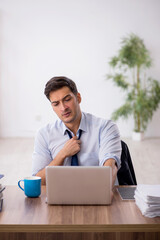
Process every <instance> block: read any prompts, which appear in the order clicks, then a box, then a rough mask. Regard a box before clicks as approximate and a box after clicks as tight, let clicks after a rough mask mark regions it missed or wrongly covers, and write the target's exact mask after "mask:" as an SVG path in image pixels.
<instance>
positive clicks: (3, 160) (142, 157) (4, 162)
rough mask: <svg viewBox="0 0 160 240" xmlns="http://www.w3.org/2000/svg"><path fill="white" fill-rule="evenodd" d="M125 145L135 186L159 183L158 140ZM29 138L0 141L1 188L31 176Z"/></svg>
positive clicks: (30, 140)
mask: <svg viewBox="0 0 160 240" xmlns="http://www.w3.org/2000/svg"><path fill="white" fill-rule="evenodd" d="M122 140H123V141H125V142H126V143H127V144H128V147H129V149H130V154H131V157H132V161H133V165H134V169H135V173H136V178H137V182H138V183H144V184H160V174H159V172H160V138H152V139H149V138H148V139H145V140H143V141H142V142H134V141H132V140H131V139H122ZM33 147H34V139H33V138H5V139H2V138H1V139H0V173H3V174H4V175H5V177H4V178H3V179H1V180H0V183H2V184H4V185H16V184H17V182H18V180H20V179H23V178H24V177H27V176H30V175H31V167H32V152H33Z"/></svg>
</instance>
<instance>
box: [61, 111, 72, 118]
mask: <svg viewBox="0 0 160 240" xmlns="http://www.w3.org/2000/svg"><path fill="white" fill-rule="evenodd" d="M70 114H71V112H66V113H64V114H62V116H63V117H69V115H70Z"/></svg>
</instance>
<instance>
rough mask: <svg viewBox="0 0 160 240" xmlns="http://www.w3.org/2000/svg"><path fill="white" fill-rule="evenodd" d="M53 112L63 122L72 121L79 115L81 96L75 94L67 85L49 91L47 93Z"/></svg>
mask: <svg viewBox="0 0 160 240" xmlns="http://www.w3.org/2000/svg"><path fill="white" fill-rule="evenodd" d="M49 99H50V101H51V104H52V107H53V110H54V112H55V113H56V114H57V116H58V117H59V118H60V119H61V120H62V121H63V122H64V123H72V122H74V121H75V120H76V119H77V118H78V117H79V116H80V106H79V103H80V102H81V96H80V94H79V93H77V96H75V95H74V94H73V93H72V92H71V90H70V89H69V88H68V87H62V88H61V89H59V90H56V91H54V92H51V93H50V95H49Z"/></svg>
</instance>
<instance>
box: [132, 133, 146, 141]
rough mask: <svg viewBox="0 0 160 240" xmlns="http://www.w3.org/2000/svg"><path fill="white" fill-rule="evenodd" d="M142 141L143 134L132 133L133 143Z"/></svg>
mask: <svg viewBox="0 0 160 240" xmlns="http://www.w3.org/2000/svg"><path fill="white" fill-rule="evenodd" d="M143 139H144V133H143V132H132V140H133V141H142V140H143Z"/></svg>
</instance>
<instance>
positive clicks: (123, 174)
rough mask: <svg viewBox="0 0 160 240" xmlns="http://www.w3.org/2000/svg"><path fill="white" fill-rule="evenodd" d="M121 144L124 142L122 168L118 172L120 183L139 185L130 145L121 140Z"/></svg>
mask: <svg viewBox="0 0 160 240" xmlns="http://www.w3.org/2000/svg"><path fill="white" fill-rule="evenodd" d="M121 144H122V154H121V168H120V169H119V170H118V173H117V177H118V182H119V185H137V181H136V176H135V172H134V168H133V164H132V160H131V156H130V153H129V149H128V146H127V144H126V143H125V142H123V141H121Z"/></svg>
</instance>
